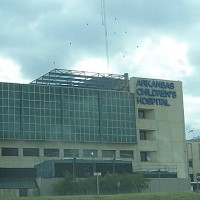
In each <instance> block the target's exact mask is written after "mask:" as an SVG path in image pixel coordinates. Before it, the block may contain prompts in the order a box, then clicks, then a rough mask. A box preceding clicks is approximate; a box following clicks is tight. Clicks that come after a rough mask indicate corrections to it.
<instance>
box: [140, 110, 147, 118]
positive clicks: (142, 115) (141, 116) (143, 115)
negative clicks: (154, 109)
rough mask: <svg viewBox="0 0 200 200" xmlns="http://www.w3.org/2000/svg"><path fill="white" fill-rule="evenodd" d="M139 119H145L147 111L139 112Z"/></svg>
mask: <svg viewBox="0 0 200 200" xmlns="http://www.w3.org/2000/svg"><path fill="white" fill-rule="evenodd" d="M138 117H139V119H145V110H138Z"/></svg>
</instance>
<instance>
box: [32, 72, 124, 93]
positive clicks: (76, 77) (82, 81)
mask: <svg viewBox="0 0 200 200" xmlns="http://www.w3.org/2000/svg"><path fill="white" fill-rule="evenodd" d="M126 76H128V74H124V75H117V74H104V73H92V72H85V71H76V70H66V69H53V70H52V71H50V72H48V73H46V74H45V75H43V76H41V77H40V78H37V79H36V80H34V81H32V82H31V83H30V84H42V85H55V86H70V87H83V88H94V89H108V90H125V87H126V86H127V84H126V79H127V77H126Z"/></svg>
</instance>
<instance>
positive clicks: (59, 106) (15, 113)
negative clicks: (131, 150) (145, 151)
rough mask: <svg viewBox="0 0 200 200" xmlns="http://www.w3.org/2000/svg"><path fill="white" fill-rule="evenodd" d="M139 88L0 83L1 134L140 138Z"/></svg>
mask: <svg viewBox="0 0 200 200" xmlns="http://www.w3.org/2000/svg"><path fill="white" fill-rule="evenodd" d="M134 105H135V103H134V94H133V93H129V92H125V91H114V90H112V91H105V90H95V89H86V88H78V87H65V86H60V87H59V86H47V85H37V84H23V85H21V84H11V83H0V139H20V140H21V139H23V140H53V141H55V140H64V141H80V142H109V143H136V125H135V124H136V122H135V106H134Z"/></svg>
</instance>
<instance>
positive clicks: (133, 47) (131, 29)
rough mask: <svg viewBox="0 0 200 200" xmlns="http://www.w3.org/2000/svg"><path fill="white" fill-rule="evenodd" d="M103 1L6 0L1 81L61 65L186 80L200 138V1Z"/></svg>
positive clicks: (188, 118) (188, 108) (21, 79)
mask: <svg viewBox="0 0 200 200" xmlns="http://www.w3.org/2000/svg"><path fill="white" fill-rule="evenodd" d="M102 2H104V1H101V0H1V2H0V24H1V30H0V81H1V82H17V83H29V82H31V81H32V80H34V79H36V78H38V77H40V76H42V75H43V74H45V73H47V72H49V71H51V70H52V69H54V68H62V69H70V70H71V69H75V70H84V71H90V72H100V73H113V74H124V73H125V72H127V73H128V74H129V77H133V76H136V77H137V76H138V77H146V78H158V79H167V80H175V81H177V80H180V81H182V82H183V93H184V110H185V123H186V127H185V132H186V136H187V139H190V138H192V137H193V136H198V135H200V67H199V66H200V55H199V52H200V45H199V44H200V36H199V35H200V12H199V10H200V1H199V0H167V1H166V0H105V7H104V4H103V5H102ZM106 27H107V37H106V39H107V42H106V40H105V28H106ZM106 44H107V45H106ZM106 47H107V50H108V51H106ZM106 52H107V53H108V54H107V53H106ZM191 129H194V132H193V134H191V133H187V132H188V131H189V130H191Z"/></svg>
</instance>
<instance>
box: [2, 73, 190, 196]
mask: <svg viewBox="0 0 200 200" xmlns="http://www.w3.org/2000/svg"><path fill="white" fill-rule="evenodd" d="M0 143H1V149H0V156H1V162H0V177H1V180H2V181H1V183H0V188H1V189H8V188H9V187H11V182H13V179H15V180H21V182H23V180H25V179H26V181H27V180H30V181H29V184H27V183H26V184H27V185H29V187H28V188H24V187H23V183H21V184H20V186H18V189H19V190H17V192H16V191H15V195H16V193H17V194H18V195H19V196H20V195H21V196H26V195H32V194H37V193H38V194H40V195H51V194H53V189H52V184H53V183H54V182H55V181H57V180H58V179H59V178H61V177H63V174H64V172H65V171H66V170H67V171H69V172H70V173H73V175H74V176H75V177H77V178H78V177H84V176H85V174H86V173H91V174H93V173H94V172H101V173H102V175H104V174H106V173H108V172H110V173H114V172H117V173H123V172H130V173H132V172H134V173H138V172H143V173H144V175H145V176H146V177H149V178H152V179H154V185H152V187H151V191H158V187H157V185H156V184H159V187H160V189H159V191H173V188H174V190H176V191H185V190H188V188H189V186H188V180H189V179H188V178H189V177H188V162H187V149H186V141H185V133H184V110H183V94H182V83H181V82H180V81H167V80H153V79H145V78H139V77H132V78H130V79H129V77H128V74H124V75H114V74H99V73H96V74H94V73H88V72H82V71H75V70H63V69H54V70H52V71H50V72H49V73H47V74H45V75H43V76H42V77H40V78H38V79H36V80H35V81H33V82H31V83H30V84H14V83H0ZM155 180H158V182H157V183H156V182H155ZM161 180H163V185H162V181H161ZM166 180H167V181H168V182H169V184H168V185H170V184H171V187H170V188H167V187H166V186H165V185H166ZM180 180H182V183H184V184H182V185H178V186H177V187H175V185H177V184H178V182H180ZM9 181H10V185H9ZM34 181H35V182H34ZM176 181H177V182H176ZM152 182H153V181H152ZM6 184H7V185H6ZM162 188H163V189H162ZM1 189H0V190H1Z"/></svg>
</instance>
